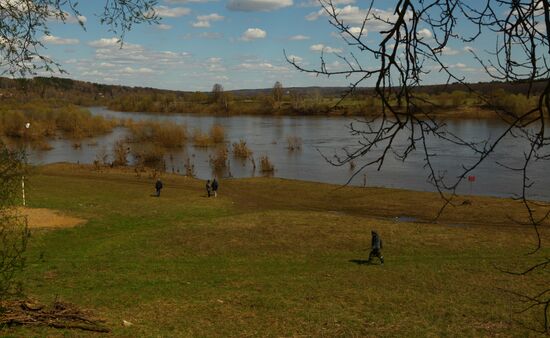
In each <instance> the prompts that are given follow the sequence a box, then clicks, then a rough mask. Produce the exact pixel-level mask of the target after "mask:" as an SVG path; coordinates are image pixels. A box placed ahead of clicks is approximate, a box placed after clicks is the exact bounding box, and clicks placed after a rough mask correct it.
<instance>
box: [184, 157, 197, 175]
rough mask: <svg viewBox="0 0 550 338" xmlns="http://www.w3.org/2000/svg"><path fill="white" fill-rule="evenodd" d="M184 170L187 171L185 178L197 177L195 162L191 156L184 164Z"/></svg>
mask: <svg viewBox="0 0 550 338" xmlns="http://www.w3.org/2000/svg"><path fill="white" fill-rule="evenodd" d="M183 168H184V169H185V176H187V177H192V178H193V177H196V176H197V173H196V172H195V165H194V164H193V162H191V159H190V158H189V156H187V158H186V159H185V162H184V163H183Z"/></svg>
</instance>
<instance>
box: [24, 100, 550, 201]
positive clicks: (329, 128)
mask: <svg viewBox="0 0 550 338" xmlns="http://www.w3.org/2000/svg"><path fill="white" fill-rule="evenodd" d="M89 109H90V111H91V112H92V114H93V115H100V116H104V117H107V118H118V119H133V120H134V121H142V120H156V121H169V122H173V123H177V124H182V125H183V124H185V125H187V129H188V131H189V132H192V131H193V130H195V129H197V128H198V129H201V130H202V131H204V132H207V131H208V130H209V129H210V127H211V126H212V125H213V124H219V125H222V126H223V127H224V128H225V131H226V135H227V140H228V142H229V143H233V142H238V141H239V139H245V140H246V142H247V145H248V146H249V148H251V150H252V151H253V153H254V158H255V159H256V163H258V162H259V157H260V156H263V155H268V156H269V159H270V160H271V162H272V163H273V164H274V165H275V169H276V171H275V173H274V176H276V177H282V178H288V179H299V180H307V181H316V182H326V183H333V184H345V183H346V182H347V181H348V180H349V179H350V177H351V175H352V173H353V171H352V170H351V169H350V166H349V165H345V166H341V167H336V166H332V165H330V164H329V163H327V161H326V160H325V159H324V158H323V156H322V155H321V154H323V155H325V156H327V157H332V156H333V155H334V154H335V153H341V150H342V149H343V148H347V149H350V150H351V149H354V148H355V147H357V144H358V143H357V142H358V138H357V136H352V135H350V133H349V128H348V126H349V124H350V123H351V122H355V123H356V124H357V121H356V120H354V119H351V118H344V117H326V116H323V117H317V116H315V117H311V116H307V117H289V116H284V117H278V116H231V117H220V116H198V115H188V114H182V115H158V114H155V115H152V114H146V113H122V112H114V111H110V110H107V109H105V108H102V107H92V108H89ZM443 122H444V123H445V124H446V125H447V128H448V130H450V131H452V132H453V133H454V134H456V135H458V136H460V137H461V138H463V139H465V140H469V141H471V142H478V141H481V140H483V139H487V138H488V139H494V138H495V137H497V136H498V135H500V133H501V132H502V131H503V130H504V129H505V128H506V125H505V124H504V123H503V122H501V121H497V120H473V119H472V120H470V119H460V120H447V121H443ZM548 132H549V133H550V129H549V130H548ZM125 136H126V130H125V129H124V128H116V129H115V130H114V131H113V132H112V133H110V134H108V135H103V136H100V137H96V138H93V139H85V140H83V141H82V147H81V148H77V149H75V148H73V143H74V142H72V141H69V140H63V139H56V140H52V141H50V144H51V145H52V146H53V147H54V148H53V149H52V150H50V151H31V153H30V156H29V158H30V161H31V162H32V163H35V164H47V163H55V162H73V163H77V162H78V163H93V161H94V160H95V159H96V156H97V154H98V152H100V149H102V148H104V149H107V151H110V150H111V149H112V146H113V143H114V142H116V141H117V140H119V139H122V138H124V137H125ZM291 136H298V137H300V138H301V139H302V149H301V150H300V151H289V150H288V149H287V145H288V144H287V138H288V137H291ZM191 143H192V142H189V144H188V145H187V146H185V147H183V148H181V149H177V150H173V151H168V152H167V154H166V166H167V170H168V171H174V172H183V171H184V160H185V159H186V158H187V157H189V158H190V159H191V160H192V162H193V164H194V166H195V171H196V174H197V177H199V178H202V179H206V178H210V177H212V169H211V167H210V163H209V156H210V155H211V154H212V152H213V149H201V148H195V147H193V145H192V144H191ZM397 143H398V144H399V143H401V144H404V140H397ZM419 146H420V145H419ZM429 146H430V152H431V153H434V154H437V156H436V157H435V160H434V166H435V168H436V170H437V173H438V174H439V173H441V174H445V175H446V177H448V178H449V179H452V178H453V177H456V174H457V173H458V172H459V171H460V169H461V166H462V165H463V164H471V163H473V161H475V159H476V157H475V154H473V153H472V152H471V151H468V150H466V149H465V148H461V147H457V146H454V145H452V144H449V143H446V142H441V141H438V140H435V139H432V140H431V141H430V144H429ZM526 149H527V148H526V144H525V143H523V142H521V141H520V140H519V139H514V138H511V137H509V138H506V139H504V140H503V143H502V145H501V147H499V148H497V149H496V151H495V152H494V153H493V154H492V155H491V156H490V157H489V158H488V160H487V161H486V162H484V163H483V164H482V165H481V166H479V167H478V168H477V169H476V170H475V171H474V172H472V173H471V174H470V175H471V176H475V181H473V182H468V181H466V182H463V183H462V184H461V185H460V187H459V188H458V192H459V193H463V194H474V195H491V196H501V197H510V196H513V195H514V194H518V193H520V192H521V187H522V174H521V173H520V172H515V171H512V170H510V169H506V168H504V167H503V166H501V165H499V164H498V163H502V164H505V165H506V166H519V165H521V164H522V161H523V156H524V152H525V150H526ZM381 151H382V149H375V150H374V151H373V153H372V156H370V157H369V159H372V158H374V157H373V156H377V155H379V154H380V153H381ZM424 157H425V156H424V153H423V151H421V149H419V150H415V151H413V152H412V153H411V154H409V156H408V158H407V160H406V161H404V162H403V161H400V160H399V159H397V158H396V157H395V156H393V155H392V154H389V156H388V158H387V160H386V161H385V162H384V164H383V167H382V169H381V170H380V171H378V170H376V169H377V168H375V167H369V168H367V169H366V170H365V171H364V172H362V173H361V174H359V175H357V176H356V177H355V178H354V179H352V180H351V182H350V184H352V185H361V186H362V185H363V184H364V183H365V182H366V185H367V186H380V187H390V188H404V189H411V190H421V191H434V187H433V186H432V185H431V184H430V183H429V182H428V180H427V177H428V171H427V170H426V168H424V165H425V161H424ZM364 161H365V160H363V161H362V160H356V161H355V164H356V167H355V169H358V168H359V167H360V166H361V165H362V164H363V163H364ZM549 171H550V161H546V162H545V161H540V162H536V163H533V164H531V165H530V166H529V177H530V179H531V182H534V184H533V186H532V187H531V188H530V189H529V197H530V198H533V199H541V200H550V175H549ZM365 174H366V175H365ZM226 175H231V176H232V177H250V176H255V175H256V176H258V175H259V173H258V171H257V170H256V171H254V169H253V166H252V164H251V162H246V163H243V162H241V161H239V160H237V159H233V158H232V157H231V156H230V173H226ZM449 182H450V181H449Z"/></svg>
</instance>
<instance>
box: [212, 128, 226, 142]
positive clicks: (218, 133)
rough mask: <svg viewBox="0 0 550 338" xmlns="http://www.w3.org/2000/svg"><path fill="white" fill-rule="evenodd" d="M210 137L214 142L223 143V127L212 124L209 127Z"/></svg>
mask: <svg viewBox="0 0 550 338" xmlns="http://www.w3.org/2000/svg"><path fill="white" fill-rule="evenodd" d="M210 138H211V139H212V142H214V143H223V142H224V141H225V129H224V128H223V127H222V126H221V125H219V124H214V125H213V126H212V128H210Z"/></svg>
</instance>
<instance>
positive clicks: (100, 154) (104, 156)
mask: <svg viewBox="0 0 550 338" xmlns="http://www.w3.org/2000/svg"><path fill="white" fill-rule="evenodd" d="M108 164H109V154H108V153H107V147H105V146H102V147H100V148H99V149H98V150H97V153H96V154H95V160H94V167H95V168H96V170H99V169H100V168H101V167H105V166H107V165H108Z"/></svg>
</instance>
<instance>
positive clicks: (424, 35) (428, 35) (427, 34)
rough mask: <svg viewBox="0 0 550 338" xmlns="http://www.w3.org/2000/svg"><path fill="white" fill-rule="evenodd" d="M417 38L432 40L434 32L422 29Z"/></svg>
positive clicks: (417, 33)
mask: <svg viewBox="0 0 550 338" xmlns="http://www.w3.org/2000/svg"><path fill="white" fill-rule="evenodd" d="M416 36H417V37H418V38H419V39H431V38H432V37H433V34H432V31H431V30H429V29H427V28H422V29H421V30H419V31H418V32H416Z"/></svg>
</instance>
